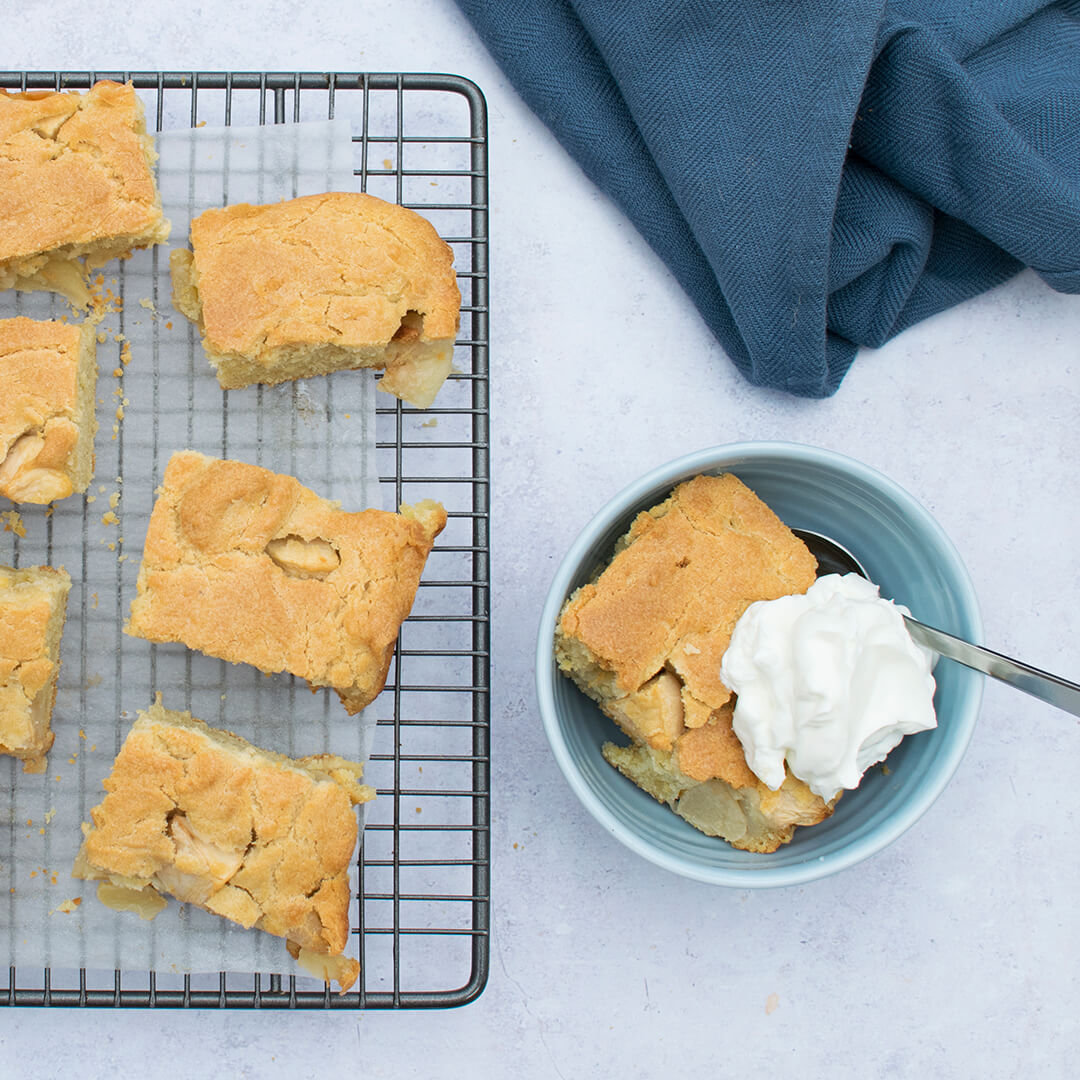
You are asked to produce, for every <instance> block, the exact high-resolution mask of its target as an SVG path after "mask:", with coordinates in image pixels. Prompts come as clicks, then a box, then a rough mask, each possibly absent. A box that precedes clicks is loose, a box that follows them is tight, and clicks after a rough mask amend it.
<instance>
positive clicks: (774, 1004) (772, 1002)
mask: <svg viewBox="0 0 1080 1080" xmlns="http://www.w3.org/2000/svg"><path fill="white" fill-rule="evenodd" d="M779 1005H780V995H779V994H770V995H769V996H768V997H767V998H766V999H765V1015H766V1016H771V1015H772V1014H773V1013H774V1012H776V1010H777V1008H778V1007H779Z"/></svg>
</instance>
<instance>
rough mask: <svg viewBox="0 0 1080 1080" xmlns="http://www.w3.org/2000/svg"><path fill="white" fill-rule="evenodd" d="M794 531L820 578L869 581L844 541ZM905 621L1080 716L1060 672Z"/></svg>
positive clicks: (911, 629) (927, 639) (941, 649)
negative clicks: (851, 576)
mask: <svg viewBox="0 0 1080 1080" xmlns="http://www.w3.org/2000/svg"><path fill="white" fill-rule="evenodd" d="M791 531H792V532H793V533H794V534H795V535H796V536H797V537H798V538H799V539H800V540H801V541H802V542H803V543H804V544H805V545H806V546H807V547H808V548H809V549H810V554H811V555H813V556H814V558H815V559H817V563H818V577H823V576H824V575H825V574H858V575H859V577H864V578H866V579H867V580H868V581H869V580H870V575H869V574H867V572H866V571H865V570H864V569H863V565H862V563H860V562H859V560H858V559H857V558H855V556H854V555H852V553H851V552H850V551H848V549H847V548H846V547H844V546H843V544H838V543H837V542H836V541H835V540H833V539H832V538H831V537H828V536H824V535H823V534H822V533H818V532H813V531H812V530H811V529H792V530H791ZM904 622H905V624H906V625H907V629H908V633H909V634H911V637H912V640H913V641H916V642H917V643H918V644H920V645H924V646H925V647H926V648H928V649H932V650H933V651H934V652H936V653H937V654H938V655H939V656H944V657H947V658H948V659H949V660H955V661H956V662H957V663H958V664H963V665H964V666H965V667H969V668H973V669H974V670H975V671H981V672H982V673H983V674H984V675H990V676H991V677H992V678H995V679H999V680H1000V681H1001V682H1004V683H1008V684H1009V685H1010V686H1013V687H1015V688H1016V689H1017V690H1022V691H1023V692H1024V693H1025V694H1030V695H1031V696H1032V697H1036V698H1038V699H1039V700H1040V701H1045V702H1048V703H1049V704H1050V705H1054V706H1056V707H1057V708H1059V709H1063V710H1064V711H1065V712H1067V713H1071V714H1072V715H1073V716H1080V685H1077V684H1076V683H1074V682H1070V681H1069V680H1068V679H1063V678H1062V677H1061V676H1060V675H1051V674H1050V673H1049V672H1047V671H1040V670H1039V669H1038V668H1035V667H1032V666H1031V665H1030V664H1025V663H1024V662H1023V661H1021V660H1013V659H1012V657H1009V656H1005V655H1003V654H1002V653H998V652H994V651H993V650H992V649H986V648H983V646H981V645H973V644H972V643H971V642H970V641H965V640H964V639H963V638H958V637H954V636H953V635H952V634H946V633H945V631H944V630H938V629H937V628H936V627H933V626H927V625H926V624H925V623H921V622H919V620H918V619H915V618H912V616H910V615H905V616H904Z"/></svg>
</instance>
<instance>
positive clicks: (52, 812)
mask: <svg viewBox="0 0 1080 1080" xmlns="http://www.w3.org/2000/svg"><path fill="white" fill-rule="evenodd" d="M54 817H56V807H55V806H53V807H50V808H49V809H48V810H46V811H45V824H46V825H51V824H52V819H53V818H54Z"/></svg>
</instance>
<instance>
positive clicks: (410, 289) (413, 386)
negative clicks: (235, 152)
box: [170, 192, 461, 408]
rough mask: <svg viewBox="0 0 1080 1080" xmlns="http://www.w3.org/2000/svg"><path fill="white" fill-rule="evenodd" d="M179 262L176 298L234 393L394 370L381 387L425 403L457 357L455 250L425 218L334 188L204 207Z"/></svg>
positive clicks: (174, 265) (173, 261)
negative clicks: (359, 371)
mask: <svg viewBox="0 0 1080 1080" xmlns="http://www.w3.org/2000/svg"><path fill="white" fill-rule="evenodd" d="M191 248H192V250H191V251H187V250H183V249H181V250H177V251H174V252H173V253H172V255H171V256H170V265H171V269H172V278H173V303H174V304H175V306H176V307H177V309H178V310H179V311H181V312H182V313H183V314H184V315H185V316H187V318H189V319H191V321H192V322H195V323H197V324H198V326H199V329H200V331H201V332H202V334H203V348H204V349H205V351H206V355H207V358H208V359H209V361H210V363H211V365H212V366H213V367H214V369H215V371H216V372H217V377H218V382H219V383H220V384H221V385H222V387H223V388H225V389H227V390H228V389H237V388H239V387H243V386H249V385H250V384H252V383H279V382H284V381H285V380H287V379H300V378H306V377H308V376H310V375H325V374H326V373H327V372H330V371H339V370H342V369H349V368H361V367H374V368H383V369H385V374H384V375H383V378H382V380H381V381H380V384H379V385H380V386H381V387H382V389H384V390H388V391H389V392H390V393H392V394H395V395H396V396H397V397H400V398H402V399H404V400H405V401H408V402H410V403H411V404H413V405H417V406H419V407H421V408H427V406H428V405H430V404H431V402H432V400H434V397H435V395H436V393H437V392H438V390H439V388H440V387H441V386H442V384H443V382H444V381H445V379H446V376H447V375H448V374H449V372H450V363H451V360H452V358H453V350H454V337H455V335H456V333H457V326H458V313H459V310H460V306H461V294H460V292H459V291H458V287H457V279H456V278H455V276H454V268H453V252H452V251H451V250H450V248H449V246H448V245H447V244H445V243H443V241H442V240H440V239H439V236H438V234H437V233H436V232H435V229H434V228H433V227H432V226H431V224H430V223H429V222H428V221H426V220H425V219H424V218H422V217H420V215H419V214H416V213H414V212H413V211H411V210H406V209H405V208H403V207H401V206H395V205H394V204H393V203H388V202H384V201H383V200H382V199H376V198H375V197H374V196H371V195H361V194H359V193H357V192H327V193H326V194H322V195H307V196H303V197H301V198H298V199H291V200H289V201H287V202H280V203H273V204H270V205H267V206H250V205H248V204H246V203H240V204H237V205H235V206H226V207H224V208H223V209H220V210H216V209H215V210H207V211H205V212H204V213H202V214H200V215H199V216H198V217H197V218H195V220H194V221H192V223H191Z"/></svg>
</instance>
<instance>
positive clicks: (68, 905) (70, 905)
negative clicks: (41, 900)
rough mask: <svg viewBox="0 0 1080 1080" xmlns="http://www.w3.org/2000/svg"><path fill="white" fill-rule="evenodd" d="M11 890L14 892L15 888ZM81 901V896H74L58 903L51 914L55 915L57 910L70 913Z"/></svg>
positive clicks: (66, 913)
mask: <svg viewBox="0 0 1080 1080" xmlns="http://www.w3.org/2000/svg"><path fill="white" fill-rule="evenodd" d="M11 891H12V892H14V891H15V890H14V889H12V890H11ZM81 903H82V897H81V896H73V897H72V898H71V899H70V900H65V901H64V902H63V903H62V904H57V906H56V907H54V908H53V909H52V911H50V912H49V914H50V915H55V914H57V912H60V913H62V914H64V915H70V914H71V913H72V912H73V911H74V910H75V909H76V908H77V907H78V906H79V905H80V904H81Z"/></svg>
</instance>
